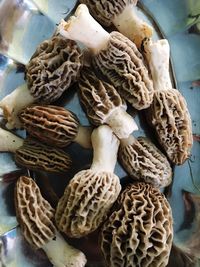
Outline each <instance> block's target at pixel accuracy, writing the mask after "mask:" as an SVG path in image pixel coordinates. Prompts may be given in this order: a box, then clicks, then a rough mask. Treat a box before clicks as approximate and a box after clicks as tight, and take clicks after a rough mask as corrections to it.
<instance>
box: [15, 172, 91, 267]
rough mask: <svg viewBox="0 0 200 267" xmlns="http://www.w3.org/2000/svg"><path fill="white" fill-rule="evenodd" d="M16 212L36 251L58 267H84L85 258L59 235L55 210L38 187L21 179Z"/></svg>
mask: <svg viewBox="0 0 200 267" xmlns="http://www.w3.org/2000/svg"><path fill="white" fill-rule="evenodd" d="M15 209H16V214H17V219H18V222H19V224H20V228H21V232H22V234H23V236H24V237H25V239H26V240H27V242H28V243H29V244H30V245H31V246H32V247H33V248H35V249H39V248H41V249H43V250H44V251H45V252H46V254H47V256H48V258H49V260H50V261H51V263H52V264H53V266H55V267H61V266H62V267H71V266H73V267H83V266H85V264H86V257H85V255H84V254H83V253H82V252H81V251H79V250H78V249H75V248H74V247H72V246H70V245H69V244H68V243H67V242H66V241H65V240H64V239H63V237H62V236H61V235H60V234H59V233H58V232H57V230H56V227H55V225H54V213H55V211H54V209H53V208H52V207H51V205H50V204H49V203H48V202H47V201H46V200H45V199H44V198H43V197H42V195H41V193H40V189H39V187H38V186H37V184H36V183H35V182H34V181H33V180H32V179H31V178H29V177H26V176H21V177H20V178H19V180H18V181H17V184H16V187H15Z"/></svg>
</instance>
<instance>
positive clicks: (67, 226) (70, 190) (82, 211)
mask: <svg viewBox="0 0 200 267" xmlns="http://www.w3.org/2000/svg"><path fill="white" fill-rule="evenodd" d="M92 145H93V148H94V154H93V163H92V166H91V168H90V169H88V170H83V171H80V172H78V173H77V174H76V175H75V176H74V177H73V179H72V180H71V181H70V183H69V184H68V186H67V187H66V189H65V192H64V195H63V196H62V197H61V199H60V201H59V203H58V206H57V210H56V216H55V218H56V223H57V226H58V229H59V230H60V231H62V232H64V233H65V234H66V235H68V236H70V237H76V238H77V237H82V236H85V235H87V234H89V233H90V232H92V231H94V230H96V229H97V228H98V227H99V226H100V224H101V223H102V222H103V221H104V220H105V219H106V217H107V215H108V212H109V210H110V208H111V207H112V205H113V203H114V202H115V200H116V199H117V197H118V195H119V193H120V190H121V186H120V181H119V178H118V176H116V175H115V174H114V173H113V171H114V167H115V163H116V160H117V150H118V146H119V141H118V139H117V138H116V137H115V135H114V134H113V133H112V130H111V129H110V128H109V127H108V126H106V125H103V126H100V127H99V128H97V129H95V130H94V131H93V133H92Z"/></svg>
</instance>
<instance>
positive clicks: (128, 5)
mask: <svg viewBox="0 0 200 267" xmlns="http://www.w3.org/2000/svg"><path fill="white" fill-rule="evenodd" d="M80 2H81V3H83V4H86V5H87V7H88V8H89V10H90V12H91V14H92V16H93V17H94V18H95V19H96V20H97V21H99V22H100V23H101V24H102V25H104V26H111V25H112V24H114V25H115V27H116V28H117V29H118V30H119V31H120V32H121V33H122V34H123V35H125V36H126V37H128V38H129V39H130V40H132V41H133V42H134V43H135V44H136V46H137V47H140V46H141V43H142V40H143V39H144V38H147V37H148V38H150V37H151V36H152V35H153V28H152V27H151V26H150V25H148V24H147V23H146V22H145V21H143V20H142V19H141V18H140V17H139V16H138V15H137V8H136V4H137V2H138V0H107V1H106V0H105V1H102V0H80Z"/></svg>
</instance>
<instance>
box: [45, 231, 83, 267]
mask: <svg viewBox="0 0 200 267" xmlns="http://www.w3.org/2000/svg"><path fill="white" fill-rule="evenodd" d="M42 249H43V250H44V251H45V252H46V254H47V256H48V258H49V260H50V262H51V263H52V264H53V266H55V267H83V266H85V264H86V262H87V260H86V257H85V255H84V254H83V252H81V251H80V250H78V249H75V248H74V247H72V246H70V245H69V244H68V243H67V242H66V241H65V240H64V238H63V237H62V236H61V235H60V234H59V233H57V234H56V237H55V238H54V239H53V240H51V241H50V242H48V243H47V244H46V245H44V246H43V247H42Z"/></svg>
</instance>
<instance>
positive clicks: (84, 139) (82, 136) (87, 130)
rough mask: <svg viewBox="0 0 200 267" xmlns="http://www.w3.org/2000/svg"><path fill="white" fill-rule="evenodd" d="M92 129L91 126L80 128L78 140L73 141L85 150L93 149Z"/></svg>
mask: <svg viewBox="0 0 200 267" xmlns="http://www.w3.org/2000/svg"><path fill="white" fill-rule="evenodd" d="M91 134H92V128H91V127H89V126H81V125H80V126H79V128H78V133H77V135H76V138H75V139H74V140H73V141H74V142H76V143H78V144H79V145H81V146H82V147H84V148H92V143H91Z"/></svg>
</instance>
